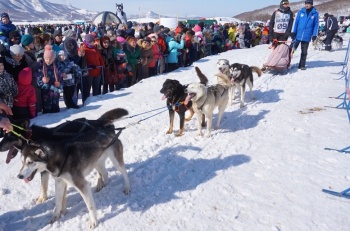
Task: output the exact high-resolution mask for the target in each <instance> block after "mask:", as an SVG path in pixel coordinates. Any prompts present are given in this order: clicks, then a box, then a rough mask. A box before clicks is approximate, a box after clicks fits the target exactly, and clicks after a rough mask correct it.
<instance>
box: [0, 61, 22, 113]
mask: <svg viewBox="0 0 350 231" xmlns="http://www.w3.org/2000/svg"><path fill="white" fill-rule="evenodd" d="M4 62H5V60H4V58H3V57H0V101H1V102H3V103H5V104H6V105H7V106H8V107H9V108H12V107H13V98H14V97H15V96H16V95H17V94H18V87H17V84H16V82H15V80H14V79H13V78H12V76H11V75H10V74H9V73H8V72H7V71H6V70H5V68H4Z"/></svg>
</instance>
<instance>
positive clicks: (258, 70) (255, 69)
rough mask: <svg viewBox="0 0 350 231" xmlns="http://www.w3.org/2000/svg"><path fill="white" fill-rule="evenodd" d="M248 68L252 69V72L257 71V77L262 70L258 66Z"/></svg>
mask: <svg viewBox="0 0 350 231" xmlns="http://www.w3.org/2000/svg"><path fill="white" fill-rule="evenodd" d="M250 68H251V69H252V71H253V72H255V73H257V74H258V76H259V77H260V76H261V74H262V70H261V69H260V68H259V67H256V66H251V67H250Z"/></svg>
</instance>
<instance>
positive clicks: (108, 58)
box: [99, 35, 118, 94]
mask: <svg viewBox="0 0 350 231" xmlns="http://www.w3.org/2000/svg"><path fill="white" fill-rule="evenodd" d="M100 47H101V48H100V49H99V51H100V53H101V56H102V59H103V61H104V66H105V72H104V84H103V91H102V92H103V94H106V93H107V92H108V90H109V92H113V91H114V90H115V86H116V85H117V84H118V75H117V68H116V65H115V62H114V56H113V47H112V46H111V39H110V38H109V37H108V36H106V35H105V36H103V37H102V38H101V40H100Z"/></svg>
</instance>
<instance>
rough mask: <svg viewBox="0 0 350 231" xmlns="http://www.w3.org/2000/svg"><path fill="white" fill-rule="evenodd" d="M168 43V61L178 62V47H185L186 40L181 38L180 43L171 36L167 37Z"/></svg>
mask: <svg viewBox="0 0 350 231" xmlns="http://www.w3.org/2000/svg"><path fill="white" fill-rule="evenodd" d="M167 43H168V52H169V55H168V63H178V58H177V49H183V48H184V46H185V41H184V40H182V39H181V41H180V43H178V42H176V41H175V39H174V38H172V37H171V36H168V37H167Z"/></svg>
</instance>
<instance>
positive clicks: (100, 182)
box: [96, 178, 105, 192]
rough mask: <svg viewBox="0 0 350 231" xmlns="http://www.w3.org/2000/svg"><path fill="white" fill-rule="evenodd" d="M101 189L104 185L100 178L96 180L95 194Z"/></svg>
mask: <svg viewBox="0 0 350 231" xmlns="http://www.w3.org/2000/svg"><path fill="white" fill-rule="evenodd" d="M103 187H105V184H104V182H103V180H102V178H99V179H98V180H97V185H96V192H99V191H101V190H102V188H103Z"/></svg>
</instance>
